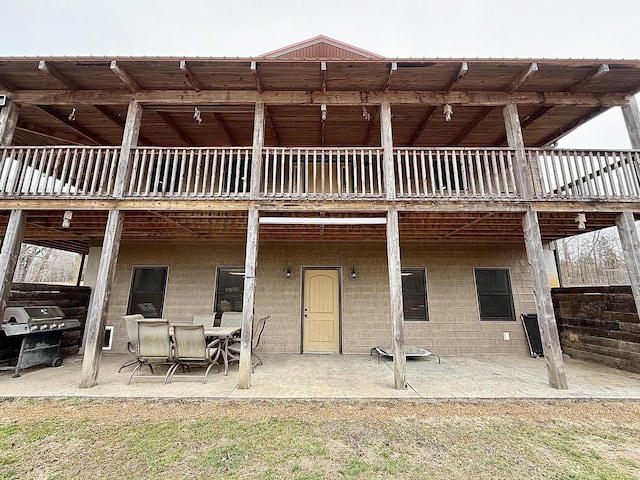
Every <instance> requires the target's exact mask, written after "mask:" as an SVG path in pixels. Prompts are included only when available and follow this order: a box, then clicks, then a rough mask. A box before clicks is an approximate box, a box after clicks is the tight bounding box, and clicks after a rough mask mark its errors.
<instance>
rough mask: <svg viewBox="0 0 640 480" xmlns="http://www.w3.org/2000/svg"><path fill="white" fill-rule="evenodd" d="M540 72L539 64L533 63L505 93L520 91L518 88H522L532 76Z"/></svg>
mask: <svg viewBox="0 0 640 480" xmlns="http://www.w3.org/2000/svg"><path fill="white" fill-rule="evenodd" d="M537 71H538V64H537V63H535V62H534V63H532V64H531V65H529V66H528V67H527V68H525V69H524V70H523V71H522V72H521V73H520V74H519V75H518V76H517V77H516V78H515V79H514V80H513V82H511V85H509V86H508V87H507V88H506V90H505V91H507V92H509V93H513V92H515V91H516V90H518V88H520V86H521V85H522V84H523V83H524V82H526V81H527V79H528V78H529V77H531V75H533V74H534V73H536V72H537Z"/></svg>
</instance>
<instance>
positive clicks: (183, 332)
mask: <svg viewBox="0 0 640 480" xmlns="http://www.w3.org/2000/svg"><path fill="white" fill-rule="evenodd" d="M173 340H174V342H175V344H174V348H175V358H176V360H178V361H181V360H183V361H186V360H200V361H205V360H206V359H207V344H206V341H205V337H204V326H202V325H192V324H179V323H178V324H176V323H174V324H173Z"/></svg>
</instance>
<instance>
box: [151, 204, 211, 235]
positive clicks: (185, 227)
mask: <svg viewBox="0 0 640 480" xmlns="http://www.w3.org/2000/svg"><path fill="white" fill-rule="evenodd" d="M150 213H151V214H153V215H155V216H156V217H158V218H161V219H163V220H164V221H165V222H168V223H170V224H172V225H175V226H176V227H179V228H181V229H183V230H185V231H187V232H189V233H190V234H191V235H193V236H194V237H199V238H206V237H205V236H204V235H201V234H199V233H198V232H196V231H194V230H191V229H190V228H189V227H187V226H186V225H183V224H181V223H180V222H176V221H175V220H174V219H172V218H170V217H168V216H166V215H164V214H162V213H160V212H156V211H153V210H151V211H150Z"/></svg>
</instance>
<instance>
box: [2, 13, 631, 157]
mask: <svg viewBox="0 0 640 480" xmlns="http://www.w3.org/2000/svg"><path fill="white" fill-rule="evenodd" d="M0 5H2V17H3V18H2V24H1V26H0V56H52V55H56V56H57V55H66V56H77V55H95V56H127V55H134V56H141V55H147V56H179V57H181V56H186V57H189V56H201V57H211V56H213V57H219V56H227V57H249V56H259V55H260V54H263V53H266V52H269V51H271V50H275V49H277V48H279V47H282V46H285V45H289V44H292V43H295V42H298V41H301V40H305V39H308V38H311V37H314V36H316V35H320V34H324V35H327V36H329V37H332V38H335V39H337V40H340V41H343V42H346V43H349V44H352V45H355V46H357V47H361V48H363V49H365V50H369V51H371V52H375V53H378V54H380V55H383V56H385V57H392V58H395V57H418V58H434V57H439V58H448V57H454V58H465V59H472V58H476V57H481V58H503V57H506V58H598V59H639V58H640V0H606V1H595V0H528V1H523V0H448V1H442V0H439V1H433V0H394V1H384V2H383V1H381V0H368V1H365V0H339V1H336V0H322V1H314V2H312V1H309V2H305V1H297V2H296V1H291V0H288V1H287V0H262V1H260V0H223V1H221V0H174V1H168V0H103V1H92V0H14V1H4V2H1V3H0ZM561 146H566V147H576V148H578V147H580V148H595V147H598V148H630V144H629V139H628V136H627V134H626V129H625V127H624V123H623V121H622V115H621V113H620V111H619V109H615V110H613V111H611V112H607V113H606V114H603V115H601V116H599V117H597V118H596V119H595V120H593V121H592V122H590V123H589V124H588V125H587V126H585V127H583V128H582V129H580V131H578V132H576V133H575V134H572V135H570V136H568V137H566V138H565V139H564V140H563V141H562V142H561Z"/></svg>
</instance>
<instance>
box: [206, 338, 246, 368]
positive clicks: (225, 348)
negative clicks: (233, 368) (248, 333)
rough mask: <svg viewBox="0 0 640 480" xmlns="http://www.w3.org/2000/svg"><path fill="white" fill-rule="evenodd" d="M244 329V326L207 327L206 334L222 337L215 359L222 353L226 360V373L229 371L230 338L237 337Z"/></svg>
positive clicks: (223, 358)
mask: <svg viewBox="0 0 640 480" xmlns="http://www.w3.org/2000/svg"><path fill="white" fill-rule="evenodd" d="M241 331H242V327H205V329H204V336H205V337H207V338H218V339H220V343H221V346H220V348H218V350H217V352H216V356H215V357H214V358H213V361H214V362H215V361H217V360H218V358H219V357H220V355H222V360H223V361H224V374H225V376H226V375H227V373H228V372H229V340H230V339H232V338H233V337H236V336H237V335H238V334H239V333H240V332H241Z"/></svg>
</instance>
